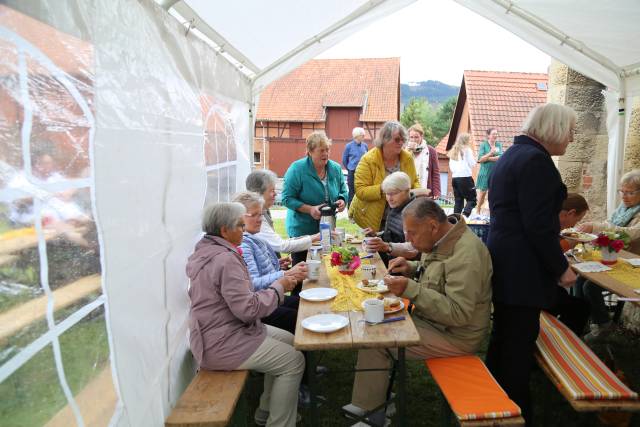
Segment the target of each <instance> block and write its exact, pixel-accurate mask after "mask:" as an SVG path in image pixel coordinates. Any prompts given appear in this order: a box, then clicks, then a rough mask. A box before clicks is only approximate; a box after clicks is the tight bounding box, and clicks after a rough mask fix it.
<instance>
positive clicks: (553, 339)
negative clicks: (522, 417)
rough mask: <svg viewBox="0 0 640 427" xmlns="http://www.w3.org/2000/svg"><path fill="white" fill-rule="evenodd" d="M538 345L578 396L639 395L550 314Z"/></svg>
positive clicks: (564, 384)
mask: <svg viewBox="0 0 640 427" xmlns="http://www.w3.org/2000/svg"><path fill="white" fill-rule="evenodd" d="M536 344H537V346H538V351H539V352H540V356H541V357H542V359H543V360H544V362H545V363H546V365H547V366H548V367H549V369H550V370H551V372H552V373H553V375H554V376H555V377H556V379H557V380H558V382H559V383H560V384H561V385H562V387H563V388H564V389H565V390H566V391H567V392H568V393H569V395H570V396H572V397H573V398H574V399H577V400H589V399H591V400H601V399H637V398H638V394H637V393H635V392H634V391H632V390H630V389H629V387H627V386H626V385H624V384H623V383H622V381H620V379H619V378H618V377H617V376H616V375H615V374H614V373H613V372H611V370H610V369H609V368H607V366H606V365H605V364H604V363H602V361H601V360H600V359H598V357H597V356H596V355H595V354H594V353H593V352H592V351H591V349H590V348H589V347H587V346H586V344H585V343H584V342H582V341H581V340H580V339H579V338H578V337H577V336H576V335H575V334H574V333H573V332H572V331H571V330H570V329H569V328H567V327H566V326H565V325H564V324H563V323H562V322H560V321H559V320H558V319H556V318H555V317H554V316H552V315H550V314H549V313H546V312H542V313H541V314H540V335H538V340H537V342H536Z"/></svg>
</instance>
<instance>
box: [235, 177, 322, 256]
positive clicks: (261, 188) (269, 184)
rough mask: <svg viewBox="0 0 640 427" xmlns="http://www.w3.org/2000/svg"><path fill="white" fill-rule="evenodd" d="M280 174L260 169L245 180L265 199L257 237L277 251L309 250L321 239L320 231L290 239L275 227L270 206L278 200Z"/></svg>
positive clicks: (250, 188) (251, 189) (248, 187)
mask: <svg viewBox="0 0 640 427" xmlns="http://www.w3.org/2000/svg"><path fill="white" fill-rule="evenodd" d="M277 180H278V176H277V175H276V174H275V173H274V172H272V171H270V170H268V169H258V170H255V171H253V172H251V173H250V174H249V176H247V179H246V181H245V184H246V186H247V190H249V191H253V192H255V193H258V194H260V195H261V196H262V198H263V199H264V205H263V208H262V225H261V226H260V232H259V233H258V234H256V237H258V238H260V239H262V240H264V241H265V242H267V243H268V244H269V246H270V247H271V249H273V250H274V251H276V252H287V253H290V252H301V251H306V250H308V249H309V248H310V247H311V245H312V244H313V243H315V242H318V241H319V240H320V233H315V234H312V235H303V236H299V237H294V238H290V239H283V238H282V237H280V235H279V234H278V233H276V231H275V229H274V228H273V219H272V218H271V211H269V208H271V206H273V204H274V203H275V200H276V182H277Z"/></svg>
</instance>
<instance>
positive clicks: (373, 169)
mask: <svg viewBox="0 0 640 427" xmlns="http://www.w3.org/2000/svg"><path fill="white" fill-rule="evenodd" d="M406 141H407V130H406V129H405V128H404V126H402V125H401V124H400V123H399V122H395V121H390V122H386V123H385V124H384V125H383V126H382V129H380V131H379V132H378V135H377V136H376V138H375V140H374V145H375V147H374V148H373V149H371V150H369V151H368V152H367V153H366V154H365V155H364V156H362V158H361V159H360V162H359V163H358V166H357V168H356V172H355V192H356V194H355V196H354V198H353V201H352V203H351V206H349V217H351V218H352V219H353V220H354V221H355V222H356V224H358V225H359V226H360V227H362V228H370V229H372V230H374V231H378V230H381V229H383V228H384V218H385V217H386V210H387V209H388V205H387V203H386V200H385V197H384V192H383V191H382V181H383V180H384V179H385V178H386V177H387V176H388V175H391V174H392V173H394V172H398V171H402V172H404V173H406V174H407V175H408V176H409V179H410V180H411V187H412V188H416V189H417V188H419V187H420V182H419V181H418V174H417V173H416V167H415V164H414V162H413V156H412V155H411V153H409V152H408V151H407V150H404V149H403V146H404V144H405V142H406ZM424 191H428V190H424Z"/></svg>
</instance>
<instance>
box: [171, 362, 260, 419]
mask: <svg viewBox="0 0 640 427" xmlns="http://www.w3.org/2000/svg"><path fill="white" fill-rule="evenodd" d="M248 375H249V371H229V372H226V371H205V370H200V371H199V372H198V373H197V374H196V376H195V378H194V379H193V380H192V381H191V384H189V387H187V389H186V390H185V391H184V393H183V394H182V396H180V400H178V403H176V406H175V407H174V408H173V411H171V414H170V415H169V417H168V418H167V419H166V421H165V423H164V425H165V427H187V426H191V427H193V426H198V427H223V426H226V425H228V424H229V422H230V421H231V417H232V416H233V413H234V411H235V409H236V405H237V404H238V401H239V400H240V395H241V394H242V390H243V389H244V384H245V382H246V381H247V377H248ZM239 415H241V416H242V417H244V416H245V414H239ZM243 423H244V419H243V420H242V421H241V422H240V423H239V424H243ZM243 425H244V424H243Z"/></svg>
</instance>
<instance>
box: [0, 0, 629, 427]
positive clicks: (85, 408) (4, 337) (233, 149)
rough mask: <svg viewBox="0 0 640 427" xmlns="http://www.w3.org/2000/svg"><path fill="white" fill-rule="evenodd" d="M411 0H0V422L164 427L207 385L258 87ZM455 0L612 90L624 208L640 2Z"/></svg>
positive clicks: (614, 157)
mask: <svg viewBox="0 0 640 427" xmlns="http://www.w3.org/2000/svg"><path fill="white" fill-rule="evenodd" d="M423 1H426V0H423ZM412 2H413V0H371V1H363V0H325V1H322V2H314V1H293V0H281V1H278V2H264V1H257V0H241V1H237V2H219V1H207V0H185V1H172V0H156V2H153V1H151V0H139V1H134V0H92V1H73V0H67V1H58V0H41V1H36V0H21V1H19V0H13V1H12V0H9V1H6V2H4V4H3V5H0V52H1V53H0V70H2V74H1V75H0V77H1V78H0V93H1V94H2V96H1V97H0V140H2V144H0V188H1V190H0V220H1V221H2V222H0V227H1V228H0V233H1V236H2V239H3V240H0V268H2V269H3V270H2V274H6V275H8V277H9V276H10V278H11V280H8V279H7V280H5V279H4V276H0V395H2V396H3V402H2V403H0V409H2V410H1V411H0V414H3V415H1V416H2V417H7V418H6V419H0V424H4V421H7V424H9V421H11V422H15V423H16V424H18V421H16V420H19V421H21V422H23V423H24V424H30V425H38V424H45V423H46V422H47V421H52V422H53V421H57V422H60V423H63V424H64V420H69V419H72V420H73V419H75V420H76V422H77V424H78V425H93V424H105V420H107V419H108V420H111V423H112V424H113V425H123V426H124V425H132V426H140V425H162V423H163V421H164V418H165V416H166V415H167V414H168V413H169V411H170V408H171V405H173V404H174V403H175V401H176V400H177V398H178V396H179V395H180V393H181V392H182V390H183V389H184V387H185V386H186V384H187V383H188V381H189V380H190V378H191V375H192V372H193V371H192V370H193V367H192V363H191V357H190V355H189V352H188V345H187V340H186V324H187V323H186V320H187V312H188V300H187V295H186V292H185V291H186V288H187V285H188V283H187V278H186V276H185V274H184V265H185V261H186V258H187V256H188V255H189V254H190V252H191V250H192V248H193V244H194V242H195V241H196V239H197V238H198V235H199V215H200V212H201V210H202V207H203V205H204V204H205V203H208V202H215V201H221V200H227V199H228V197H229V195H230V194H232V193H233V192H235V191H236V189H239V188H242V186H243V181H244V177H245V176H246V175H247V173H248V172H249V170H250V166H251V160H250V159H251V158H252V156H251V155H250V154H251V151H252V150H251V141H252V129H253V116H252V111H253V107H254V105H255V103H256V100H257V97H258V96H259V93H260V90H261V89H262V88H264V87H265V85H267V84H268V83H269V82H271V81H273V80H274V79H276V78H278V77H280V76H282V75H284V74H285V73H287V72H288V71H290V70H292V69H293V68H294V67H296V66H298V65H300V64H302V63H303V62H305V61H307V60H308V59H311V58H313V57H315V56H316V55H318V54H319V53H321V52H322V51H324V50H326V49H328V48H329V47H331V46H332V45H334V44H335V43H337V42H338V41H340V40H342V39H344V38H345V37H348V36H349V35H350V34H353V33H354V32H356V31H358V30H359V29H361V28H363V27H364V26H366V25H367V24H369V23H371V22H373V21H375V20H377V19H379V18H381V17H384V16H387V15H388V14H390V13H393V12H394V11H396V10H398V9H400V8H402V7H405V6H407V5H408V4H410V3H412ZM458 3H460V4H462V5H463V6H465V7H467V8H469V9H471V10H473V11H475V12H477V13H479V14H480V15H482V16H485V17H486V18H488V19H490V20H492V21H494V22H495V23H496V24H498V25H501V26H503V27H504V28H506V29H508V30H509V31H511V32H513V33H514V34H516V35H518V36H520V37H521V38H523V39H524V40H526V41H528V42H529V43H531V44H532V45H534V46H536V47H538V48H539V49H541V50H543V51H545V52H546V53H548V54H549V55H551V56H552V57H555V58H557V59H558V60H560V61H562V62H564V63H566V64H567V65H569V66H570V67H571V68H573V69H575V70H577V71H579V72H581V73H583V74H585V75H587V76H589V77H591V78H593V79H595V80H598V81H600V82H601V83H603V84H604V85H606V86H607V87H608V89H609V90H608V91H606V94H605V96H606V98H607V108H608V111H609V113H608V122H607V123H608V128H609V138H610V144H609V153H610V156H609V164H608V168H609V171H608V174H609V175H608V178H609V199H608V204H609V207H610V208H611V207H612V206H613V205H614V204H615V202H616V198H615V194H616V193H615V191H613V190H614V189H615V183H616V182H617V181H618V177H619V176H620V173H621V168H622V159H623V156H624V141H625V137H624V135H625V133H626V129H627V127H628V119H629V114H627V115H625V111H626V112H630V105H631V100H632V98H633V97H635V96H638V95H639V92H640V43H638V42H637V41H638V40H640V26H638V25H637V23H638V22H640V3H638V2H637V0H619V1H615V2H614V1H606V2H591V1H588V0H564V1H552V0H521V1H506V0H484V1H477V0H458ZM437 5H438V3H437V2H435V1H434V2H433V7H434V10H435V9H437ZM453 26H454V25H453V24H452V27H453ZM47 154H48V155H49V157H50V158H49V159H48V161H49V166H47ZM52 161H53V163H54V164H55V167H53V169H52V167H51V164H50V163H51V162H52ZM25 200H26V202H25ZM81 207H82V208H84V210H82V209H80V208H81ZM5 217H6V221H5ZM8 266H11V267H8ZM9 270H10V271H9ZM18 279H19V280H18ZM29 284H31V286H28V285H29ZM34 284H35V285H34ZM34 381H37V385H34ZM44 389H46V390H44ZM43 390H44V391H43ZM92 393H93V394H92ZM96 396H99V399H96ZM2 405H4V406H2ZM8 417H13V418H10V419H9V418H8Z"/></svg>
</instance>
